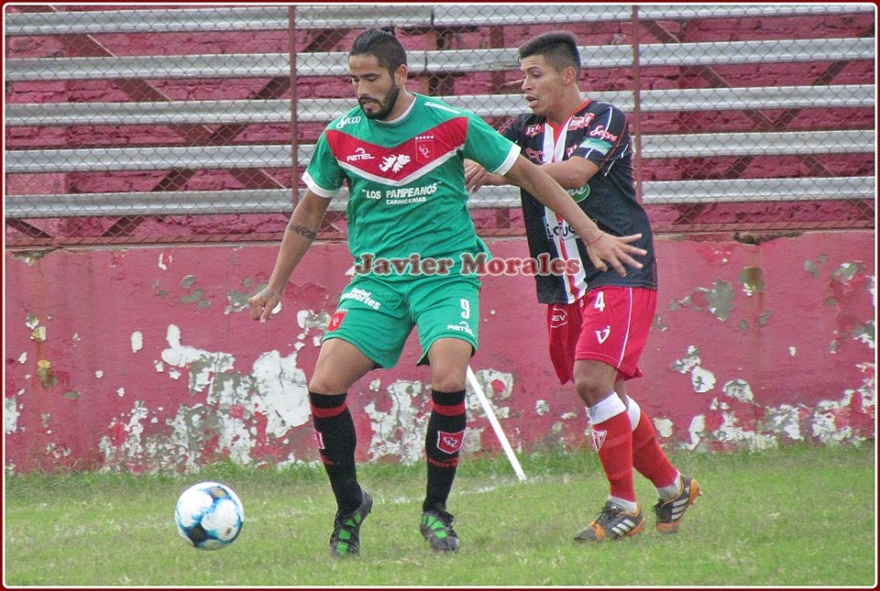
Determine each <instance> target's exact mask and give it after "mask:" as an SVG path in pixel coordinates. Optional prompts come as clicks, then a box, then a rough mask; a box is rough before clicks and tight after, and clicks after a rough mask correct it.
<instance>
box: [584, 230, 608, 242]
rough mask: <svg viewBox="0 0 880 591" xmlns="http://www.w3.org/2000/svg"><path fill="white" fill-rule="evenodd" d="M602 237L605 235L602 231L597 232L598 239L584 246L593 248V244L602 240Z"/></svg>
mask: <svg viewBox="0 0 880 591" xmlns="http://www.w3.org/2000/svg"><path fill="white" fill-rule="evenodd" d="M604 235H605V232H603V231H602V230H599V237H598V238H596V239H595V240H591V241H590V242H587V244H586V246H593V245H594V244H596V243H597V242H599V241H600V240H602V236H604Z"/></svg>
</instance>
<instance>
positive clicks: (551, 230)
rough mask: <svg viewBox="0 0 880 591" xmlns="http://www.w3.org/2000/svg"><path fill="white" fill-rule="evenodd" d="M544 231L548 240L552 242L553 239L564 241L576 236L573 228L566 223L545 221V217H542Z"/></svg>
mask: <svg viewBox="0 0 880 591" xmlns="http://www.w3.org/2000/svg"><path fill="white" fill-rule="evenodd" d="M544 230H545V231H546V232H547V239H548V240H553V239H554V238H559V239H560V240H565V239H566V238H569V237H571V236H577V233H576V232H575V231H574V228H572V227H571V225H569V223H568V222H566V221H562V222H561V223H560V222H557V221H556V220H555V219H553V220H550V219H547V216H544Z"/></svg>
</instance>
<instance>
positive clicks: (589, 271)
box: [500, 100, 657, 304]
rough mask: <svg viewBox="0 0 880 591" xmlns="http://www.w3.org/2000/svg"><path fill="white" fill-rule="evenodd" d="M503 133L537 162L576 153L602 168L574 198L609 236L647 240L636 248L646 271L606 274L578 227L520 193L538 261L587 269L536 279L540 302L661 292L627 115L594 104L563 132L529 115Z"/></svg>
mask: <svg viewBox="0 0 880 591" xmlns="http://www.w3.org/2000/svg"><path fill="white" fill-rule="evenodd" d="M500 131H501V133H502V134H503V135H504V136H505V137H507V138H508V139H510V140H512V141H514V142H516V143H517V144H518V145H519V146H520V148H521V151H522V154H523V155H524V156H525V157H526V158H528V159H529V160H531V161H532V162H533V163H535V164H538V165H540V164H549V163H550V162H559V161H561V160H568V159H569V158H571V157H572V156H580V157H582V158H585V159H587V160H589V161H590V162H593V163H594V164H596V166H598V167H599V172H597V173H596V174H595V175H594V176H593V178H592V179H590V181H589V182H588V183H587V184H586V185H585V186H583V187H581V188H579V189H569V191H568V192H569V194H570V195H571V196H572V198H573V199H574V200H575V201H576V202H577V203H578V204H579V205H580V207H581V209H583V210H584V212H585V213H586V214H587V215H588V216H589V217H590V218H591V219H593V220H595V222H596V223H597V224H598V226H599V228H601V229H602V230H603V231H604V232H607V233H608V234H611V235H614V236H628V235H630V234H641V235H642V238H641V239H640V240H638V241H637V242H635V243H633V244H634V245H636V246H638V247H640V248H643V249H645V250H647V251H648V254H647V256H646V257H644V258H642V259H640V262H641V263H642V264H643V265H644V267H643V268H642V269H633V268H629V267H628V268H627V275H626V277H621V276H620V275H618V274H617V272H616V271H615V270H614V269H613V268H611V267H609V269H608V270H607V271H605V272H601V271H599V270H598V269H596V268H595V267H594V266H593V264H592V263H591V262H590V257H589V256H588V255H587V250H586V247H585V246H584V243H583V242H582V241H581V239H580V238H579V237H578V236H577V235H576V234H575V232H574V230H573V229H572V228H571V226H569V225H568V224H567V223H566V222H565V221H563V220H561V218H558V217H557V216H556V214H555V213H554V212H553V211H552V210H550V209H549V208H547V207H545V206H544V205H542V204H541V202H540V201H538V200H537V199H535V198H534V197H533V196H532V195H531V194H529V193H527V192H526V191H521V197H522V208H523V216H524V219H525V225H526V234H527V237H528V243H529V251H530V253H531V256H532V257H533V258H537V257H538V255H540V254H542V253H548V254H550V256H551V257H553V258H564V259H567V260H571V259H576V260H578V261H579V262H578V265H577V266H578V267H579V268H580V270H581V272H579V273H577V274H575V275H553V274H544V275H542V274H537V275H535V280H536V281H537V289H538V301H539V302H541V303H544V304H556V303H572V302H574V301H575V300H577V299H578V298H580V297H581V296H582V295H583V294H584V293H586V291H587V290H591V289H594V288H596V287H601V286H605V285H622V286H630V287H646V288H649V289H657V270H656V260H655V257H654V240H653V234H652V232H651V225H650V222H649V220H648V215H647V214H646V213H645V210H644V208H642V206H641V204H640V203H639V202H638V201H637V200H636V193H635V187H634V185H633V176H632V142H631V138H630V133H629V121H628V120H627V117H626V115H625V114H624V113H623V111H621V110H620V109H618V108H616V107H614V106H612V105H610V104H608V103H601V102H595V101H589V100H588V101H587V102H585V103H584V104H583V105H582V106H581V107H580V108H579V109H578V110H577V111H575V113H573V114H572V116H571V117H570V118H569V119H568V121H567V123H566V124H565V125H563V126H561V127H558V128H557V127H555V126H553V125H551V124H550V123H548V121H547V119H546V118H545V117H538V116H535V115H531V114H524V115H520V116H519V117H516V118H515V119H511V120H509V121H508V122H507V123H506V124H505V125H504V127H502V128H501V130H500ZM545 256H546V255H545ZM567 268H568V269H571V268H572V265H571V264H569V265H567Z"/></svg>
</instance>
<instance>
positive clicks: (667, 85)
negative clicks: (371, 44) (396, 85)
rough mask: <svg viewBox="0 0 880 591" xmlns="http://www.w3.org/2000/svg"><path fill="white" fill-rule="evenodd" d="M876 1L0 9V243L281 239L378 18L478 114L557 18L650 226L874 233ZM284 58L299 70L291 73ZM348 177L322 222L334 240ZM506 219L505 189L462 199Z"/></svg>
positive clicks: (345, 103) (501, 229) (414, 69)
mask: <svg viewBox="0 0 880 591" xmlns="http://www.w3.org/2000/svg"><path fill="white" fill-rule="evenodd" d="M875 21H876V12H875V7H874V5H873V4H850V5H837V4H825V5H815V4H810V5H795V4H786V3H780V4H776V5H760V6H755V5H734V4H723V5H714V6H713V5H693V6H690V5H669V6H660V5H644V6H642V5H607V6H597V5H581V4H558V5H553V4H549V5H548V4H519V5H492V4H487V5H468V4H462V5H451V4H444V5H422V4H411V5H384V6H381V5H380V6H369V5H362V4H359V5H339V4H336V5H298V6H265V7H260V6H252V5H248V6H247V7H244V8H235V7H218V8H208V7H201V6H199V7H193V6H181V7H164V6H163V7H158V6H150V5H144V6H138V5H128V6H126V7H124V8H121V9H116V8H113V7H107V6H96V5H82V6H77V5H18V6H16V5H7V6H6V9H5V13H4V24H5V30H4V31H5V56H4V66H5V67H4V77H5V83H6V84H5V117H4V141H5V147H4V152H5V154H4V156H5V171H4V172H5V183H4V186H5V195H4V201H5V208H4V209H5V218H6V232H5V239H6V245H7V247H21V248H33V247H45V246H50V247H56V246H64V245H76V244H125V243H167V242H206V241H207V242H222V241H225V242H229V241H236V242H238V241H259V240H272V241H274V240H277V239H279V237H280V236H281V233H282V232H283V230H284V227H285V226H286V223H287V220H288V218H289V215H290V212H291V211H292V206H293V204H294V203H295V201H296V199H297V197H298V195H299V194H301V192H302V190H303V185H302V182H301V180H300V174H301V172H302V170H303V168H304V166H305V165H306V164H307V163H308V160H309V157H310V154H311V152H312V148H313V145H314V142H315V140H316V139H317V137H318V135H319V134H320V132H321V131H322V129H323V128H324V126H326V125H327V123H328V122H329V121H330V120H332V119H333V118H335V117H336V116H338V115H340V114H341V113H344V112H345V111H347V110H348V109H350V108H351V107H352V106H354V104H355V102H354V100H353V98H352V91H351V87H350V84H349V81H348V76H347V61H348V60H347V52H348V50H349V48H350V45H351V42H352V40H353V39H354V37H356V36H357V35H358V34H359V33H360V32H361V31H362V30H363V29H364V28H366V27H374V26H391V25H393V26H395V27H396V28H397V35H398V37H399V38H400V39H401V41H402V42H403V44H404V46H405V47H406V48H407V50H408V54H409V69H410V80H409V82H408V87H409V88H410V89H411V90H413V91H415V92H420V93H424V94H429V95H435V96H441V97H444V98H445V100H447V101H448V102H449V103H451V104H453V105H455V106H458V107H463V108H467V109H469V110H472V111H474V112H476V113H477V114H478V115H480V116H482V117H484V118H485V119H486V120H487V121H489V122H490V123H491V124H493V125H500V124H501V123H502V122H503V121H504V120H505V119H506V118H507V117H510V116H513V115H516V114H518V113H521V112H524V111H525V110H526V108H525V104H524V102H523V101H522V98H521V96H520V95H519V79H520V73H519V71H518V64H517V60H516V48H517V47H518V46H519V45H520V44H521V43H522V42H523V41H524V40H525V39H527V38H528V37H531V36H532V35H535V34H537V33H540V32H544V31H548V30H554V29H565V30H569V31H571V32H573V33H575V34H576V35H577V36H578V39H579V43H581V44H582V45H581V59H582V62H583V66H584V74H583V78H582V81H581V82H582V89H583V90H584V92H585V93H586V94H587V95H589V96H591V97H592V98H594V99H598V100H604V101H608V102H612V103H614V104H616V105H618V106H620V107H621V108H623V109H624V110H626V111H628V112H629V114H630V116H631V125H632V129H633V131H634V138H635V140H636V159H635V171H636V184H637V189H638V194H639V196H640V198H641V199H642V200H643V203H644V204H645V206H646V208H647V209H648V211H649V214H650V216H651V219H652V222H653V224H654V227H655V230H656V231H658V232H696V231H785V230H807V229H814V228H873V227H874V217H875V210H874V207H875V195H876V192H875V186H876V184H875V174H876V173H875V135H876V134H875V104H876V91H875V83H876V80H875V65H876V61H875V60H876V50H875V48H876V43H875V37H874V28H875ZM292 64H295V65H296V67H295V68H294V67H292ZM345 199H346V196H345V195H341V196H339V197H337V198H336V199H335V200H334V202H333V203H332V205H331V209H330V212H329V214H328V217H327V219H326V221H325V227H324V228H323V231H322V233H321V236H322V237H324V238H339V237H342V236H344V234H345V219H344V209H345ZM470 206H471V209H472V214H473V217H474V220H475V222H476V224H477V227H478V231H479V232H480V233H482V234H484V235H492V234H495V235H498V234H508V235H518V234H521V233H522V232H523V226H522V218H521V214H520V211H519V197H518V192H517V189H516V188H513V187H493V188H491V190H490V189H489V188H484V189H483V190H481V191H480V192H478V193H477V194H475V195H474V197H473V198H472V200H471V203H470Z"/></svg>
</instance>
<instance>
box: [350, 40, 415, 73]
mask: <svg viewBox="0 0 880 591" xmlns="http://www.w3.org/2000/svg"><path fill="white" fill-rule="evenodd" d="M354 55H372V56H375V57H376V60H377V61H378V62H379V65H380V66H382V67H383V68H385V69H387V70H388V72H389V73H390V74H392V75H393V74H394V72H395V71H396V70H397V68H399V67H400V66H401V65H404V66H405V65H406V50H405V49H404V48H403V45H401V44H400V41H398V40H397V37H395V36H394V34H393V33H392V32H389V31H387V30H385V29H367V30H366V31H364V32H363V33H361V34H360V35H358V36H357V39H355V40H354V43H353V44H352V46H351V52H350V53H349V57H351V56H354Z"/></svg>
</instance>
